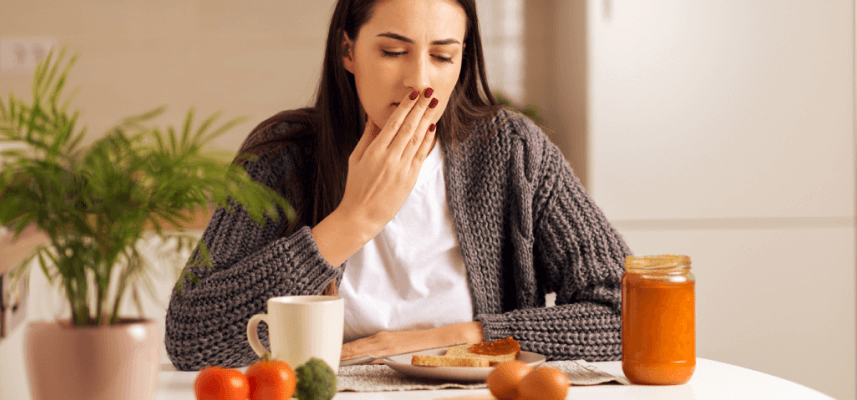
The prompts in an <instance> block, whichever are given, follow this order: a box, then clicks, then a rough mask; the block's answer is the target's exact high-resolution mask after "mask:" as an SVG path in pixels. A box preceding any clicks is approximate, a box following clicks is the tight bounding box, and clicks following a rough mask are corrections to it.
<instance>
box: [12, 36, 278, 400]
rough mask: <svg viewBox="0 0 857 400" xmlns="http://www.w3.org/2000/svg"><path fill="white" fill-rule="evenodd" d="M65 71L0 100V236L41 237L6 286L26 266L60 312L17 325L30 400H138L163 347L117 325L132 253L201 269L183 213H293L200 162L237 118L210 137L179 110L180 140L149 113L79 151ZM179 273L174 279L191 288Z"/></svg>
mask: <svg viewBox="0 0 857 400" xmlns="http://www.w3.org/2000/svg"><path fill="white" fill-rule="evenodd" d="M75 60H76V56H75V57H70V58H69V59H68V61H66V58H65V49H63V50H62V51H61V52H60V53H59V55H57V56H56V57H54V54H53V53H51V54H50V55H48V57H47V58H46V59H45V60H43V61H42V62H40V63H39V65H38V67H37V68H36V71H35V73H34V80H33V93H32V96H33V97H32V101H30V102H27V101H24V100H21V99H20V98H18V97H15V96H14V95H12V94H10V95H9V96H8V99H7V100H6V101H5V102H4V101H2V99H0V144H7V146H5V147H4V148H3V149H4V150H3V151H0V162H2V164H0V226H5V227H6V228H8V229H9V230H11V231H12V232H13V233H14V235H15V236H16V237H17V235H19V234H20V233H21V232H22V231H23V230H24V229H25V228H27V227H28V226H34V227H35V228H36V229H38V230H40V231H41V232H43V233H44V234H45V235H46V236H47V238H48V241H47V243H45V244H43V245H41V246H39V247H38V248H36V249H35V250H34V251H33V252H32V253H31V254H29V255H28V256H27V257H25V259H24V260H23V261H22V262H20V263H19V264H18V265H16V267H15V268H14V269H13V273H14V275H13V280H18V279H25V280H26V279H27V278H28V276H29V269H30V268H31V267H30V266H31V265H38V268H40V269H41V270H42V272H43V273H44V274H45V276H46V277H47V279H48V281H49V282H50V283H52V284H53V285H55V286H56V287H57V288H58V289H59V290H60V292H61V294H62V296H63V298H64V299H65V300H66V301H67V303H68V306H69V307H70V309H71V317H70V319H67V320H58V321H39V322H32V323H30V324H29V325H28V329H27V339H26V340H27V344H26V347H27V351H26V353H27V364H28V373H29V378H30V387H31V391H32V394H33V398H34V399H36V400H38V399H54V398H56V399H60V398H62V399H78V398H80V399H84V398H85V399H87V400H93V399H111V400H112V399H120V398H121V399H151V398H152V397H153V395H154V391H155V389H156V387H157V375H158V371H159V369H160V350H159V349H160V343H161V342H162V339H161V338H162V336H161V335H162V334H161V332H158V330H157V328H156V327H157V324H156V323H155V322H154V321H152V320H147V319H145V318H129V317H126V316H123V315H121V314H120V310H121V305H122V303H123V301H126V300H127V299H128V298H129V297H130V298H131V299H132V300H133V301H134V302H135V303H138V309H139V308H140V306H139V297H138V290H139V288H140V287H145V285H146V284H148V283H149V282H147V279H148V278H147V277H148V275H147V271H149V270H150V269H151V268H152V266H151V265H149V264H148V261H147V257H144V256H143V254H141V251H140V249H139V248H138V245H139V244H140V243H141V240H144V239H151V238H152V237H153V236H154V237H156V238H159V239H160V242H161V243H176V244H177V245H178V248H179V250H183V249H188V248H194V247H195V246H197V245H199V246H200V254H201V257H200V258H199V259H198V262H199V263H200V264H201V265H208V266H210V265H211V263H210V260H209V259H208V253H207V251H206V249H205V246H204V243H202V242H201V241H200V240H199V238H198V237H197V236H195V235H192V234H189V233H187V232H184V231H183V230H182V227H183V226H185V224H186V223H187V222H189V221H190V219H191V216H192V215H193V213H194V212H197V211H199V210H207V209H209V207H212V206H214V205H219V206H222V207H225V208H226V209H230V210H231V209H232V208H231V207H233V206H234V205H241V206H242V207H243V208H244V209H246V210H247V211H248V212H249V214H250V215H251V216H253V218H254V219H255V220H256V221H257V222H258V223H264V219H265V218H266V217H270V218H273V219H276V218H281V217H287V218H291V217H292V216H293V210H292V209H291V208H290V207H289V205H288V204H287V203H286V201H285V200H284V199H283V198H282V197H281V196H279V195H278V194H277V193H276V192H275V191H273V190H271V189H270V188H268V187H266V186H264V185H262V184H260V183H257V182H255V181H253V180H252V179H251V178H250V177H249V176H248V175H247V173H246V172H245V171H244V169H243V168H242V167H241V166H240V165H238V164H237V163H230V162H229V158H228V157H229V156H228V155H227V154H224V153H223V152H213V151H209V150H206V149H205V145H206V144H208V143H209V142H210V141H211V140H212V139H214V138H215V137H217V136H219V135H221V134H223V133H225V132H226V131H228V130H229V129H230V128H231V127H233V126H234V125H236V124H237V123H239V122H240V121H241V120H240V119H232V120H229V121H227V122H226V123H223V124H217V119H218V116H219V114H214V115H212V116H210V117H208V118H206V119H205V120H203V121H202V122H201V123H200V124H199V125H198V126H195V124H194V120H193V119H194V113H193V109H191V110H190V111H189V112H188V114H187V117H186V119H185V121H184V124H183V126H182V127H181V128H180V129H174V128H173V127H168V128H166V129H161V128H158V127H156V126H154V125H153V123H152V122H151V121H152V119H153V118H154V117H156V116H157V115H158V114H160V113H161V112H162V111H163V109H162V108H159V109H156V110H153V111H150V112H147V113H143V114H140V115H136V116H132V117H128V118H125V119H123V120H121V122H120V123H118V124H117V125H116V126H115V127H113V128H111V129H110V130H108V132H106V133H105V134H104V135H103V136H101V137H100V138H98V139H97V140H96V141H95V142H93V143H92V144H91V145H89V146H86V147H82V146H81V145H80V143H81V141H82V139H83V138H84V136H85V128H83V129H81V128H78V116H79V113H78V112H77V111H70V110H69V103H70V97H68V96H66V95H64V93H63V91H64V89H65V86H66V84H67V77H68V72H69V69H70V68H71V67H72V65H73V64H74V62H75ZM10 143H11V144H14V143H17V144H18V145H17V146H13V147H14V149H10V146H8V144H10ZM247 157H250V156H247ZM188 271H189V270H188V269H184V270H183V272H182V278H183V277H189V278H191V280H194V278H195V277H194V276H192V275H191V273H190V272H188ZM182 278H179V280H178V282H179V283H177V284H176V285H180V284H181V282H182V280H183V279H182ZM177 289H178V290H179V291H180V289H181V287H180V286H178V287H177Z"/></svg>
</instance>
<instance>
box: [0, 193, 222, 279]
mask: <svg viewBox="0 0 857 400" xmlns="http://www.w3.org/2000/svg"><path fill="white" fill-rule="evenodd" d="M211 213H212V210H211V209H209V210H205V211H199V212H196V213H194V215H193V216H192V220H191V221H190V222H189V223H188V224H186V225H185V227H184V228H185V229H186V230H202V229H205V227H206V226H207V225H208V220H209V219H211ZM162 224H163V227H164V229H175V228H176V227H175V226H173V225H171V224H167V223H162ZM47 241H48V237H47V235H45V234H44V233H42V232H40V231H38V230H37V229H36V228H35V227H34V226H29V227H27V228H26V229H24V231H23V232H21V235H20V236H19V237H18V239H17V240H14V241H13V240H12V234H11V232H10V233H8V234H6V235H2V236H0V275H2V274H5V273H6V272H7V271H9V270H10V269H12V267H13V266H15V265H16V264H17V263H19V262H20V261H21V260H23V259H24V257H26V256H27V255H28V254H30V252H31V251H33V250H34V249H35V248H36V247H37V246H39V245H40V244H42V243H45V242H47Z"/></svg>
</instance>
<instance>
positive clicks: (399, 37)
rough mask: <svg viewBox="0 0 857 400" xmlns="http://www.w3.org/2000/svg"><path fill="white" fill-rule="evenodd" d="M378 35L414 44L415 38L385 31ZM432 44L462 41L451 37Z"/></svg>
mask: <svg viewBox="0 0 857 400" xmlns="http://www.w3.org/2000/svg"><path fill="white" fill-rule="evenodd" d="M378 36H382V37H388V38H390V39H396V40H399V41H402V42H405V43H410V44H414V41H413V40H411V39H409V38H406V37H404V36H402V35H399V34H398V33H393V32H385V33H379V34H378ZM431 44H432V45H445V44H461V42H459V41H458V40H455V39H452V38H450V39H443V40H435V41H433V42H431Z"/></svg>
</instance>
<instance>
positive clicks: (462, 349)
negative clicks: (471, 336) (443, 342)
mask: <svg viewBox="0 0 857 400" xmlns="http://www.w3.org/2000/svg"><path fill="white" fill-rule="evenodd" d="M470 347H471V345H469V344H464V345H461V346H453V347H450V348H449V350H448V351H447V352H446V357H454V358H459V357H465V358H479V359H483V360H487V361H488V366H489V367H493V366H495V365H497V364H500V363H503V362H506V361H512V360H517V359H518V355H520V354H521V352H520V350H519V351H517V352H515V353H508V354H500V355H496V356H486V355H484V354H476V353H473V352H471V351H470Z"/></svg>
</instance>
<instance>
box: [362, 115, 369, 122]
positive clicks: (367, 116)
mask: <svg viewBox="0 0 857 400" xmlns="http://www.w3.org/2000/svg"><path fill="white" fill-rule="evenodd" d="M364 117H366V118H363V122H369V114H365V115H364Z"/></svg>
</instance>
